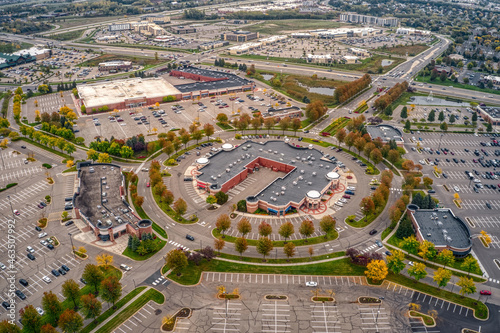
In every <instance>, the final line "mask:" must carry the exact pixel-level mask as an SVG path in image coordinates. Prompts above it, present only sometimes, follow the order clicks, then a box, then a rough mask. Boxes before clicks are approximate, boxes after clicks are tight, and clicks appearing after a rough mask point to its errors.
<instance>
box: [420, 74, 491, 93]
mask: <svg viewBox="0 0 500 333" xmlns="http://www.w3.org/2000/svg"><path fill="white" fill-rule="evenodd" d="M415 82H422V83H427V84H430V85H433V84H435V85H440V86H453V87H455V88H460V89H467V90H474V91H480V92H482V93H485V94H495V95H500V90H495V89H489V88H484V89H481V88H479V87H478V86H471V85H470V84H464V83H458V82H455V81H452V80H450V79H446V80H445V81H441V79H440V78H439V77H438V78H436V79H435V80H434V81H431V76H430V75H429V76H420V75H417V76H415ZM417 89H418V88H417Z"/></svg>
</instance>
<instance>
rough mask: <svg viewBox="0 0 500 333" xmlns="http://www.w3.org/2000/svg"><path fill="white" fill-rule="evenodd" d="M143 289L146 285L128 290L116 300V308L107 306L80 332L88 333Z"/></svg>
mask: <svg viewBox="0 0 500 333" xmlns="http://www.w3.org/2000/svg"><path fill="white" fill-rule="evenodd" d="M144 289H146V287H139V288H136V289H134V290H132V291H131V292H129V293H128V294H127V295H125V297H123V298H122V299H120V300H119V301H118V302H116V304H115V308H116V309H113V308H112V307H111V308H109V309H108V310H106V311H105V312H104V313H102V314H101V315H100V316H99V317H97V318H96V321H93V322H91V323H90V324H88V325H87V326H85V327H84V328H83V329H82V330H81V331H80V333H89V332H91V331H92V330H93V329H94V328H96V327H97V325H99V324H100V323H102V322H103V321H105V320H106V319H108V318H109V317H110V316H112V315H113V314H114V313H115V312H116V311H118V310H119V309H120V308H121V307H122V306H124V305H125V304H127V303H128V302H130V300H131V299H132V298H134V297H135V296H137V295H138V294H139V293H140V292H141V291H143V290H144Z"/></svg>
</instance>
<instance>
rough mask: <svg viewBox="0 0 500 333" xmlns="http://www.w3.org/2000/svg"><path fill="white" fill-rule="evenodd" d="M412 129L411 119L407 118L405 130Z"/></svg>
mask: <svg viewBox="0 0 500 333" xmlns="http://www.w3.org/2000/svg"><path fill="white" fill-rule="evenodd" d="M410 129H411V122H410V121H409V120H407V121H406V122H405V130H407V131H409V130H410Z"/></svg>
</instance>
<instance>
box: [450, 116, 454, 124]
mask: <svg viewBox="0 0 500 333" xmlns="http://www.w3.org/2000/svg"><path fill="white" fill-rule="evenodd" d="M454 122H455V115H454V114H452V115H451V116H450V124H453V123H454Z"/></svg>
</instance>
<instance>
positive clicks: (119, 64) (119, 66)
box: [98, 60, 132, 73]
mask: <svg viewBox="0 0 500 333" xmlns="http://www.w3.org/2000/svg"><path fill="white" fill-rule="evenodd" d="M98 68H99V71H100V72H111V73H113V72H114V73H116V72H117V71H129V70H130V69H132V62H131V61H122V60H115V61H108V62H101V63H99V66H98Z"/></svg>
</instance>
